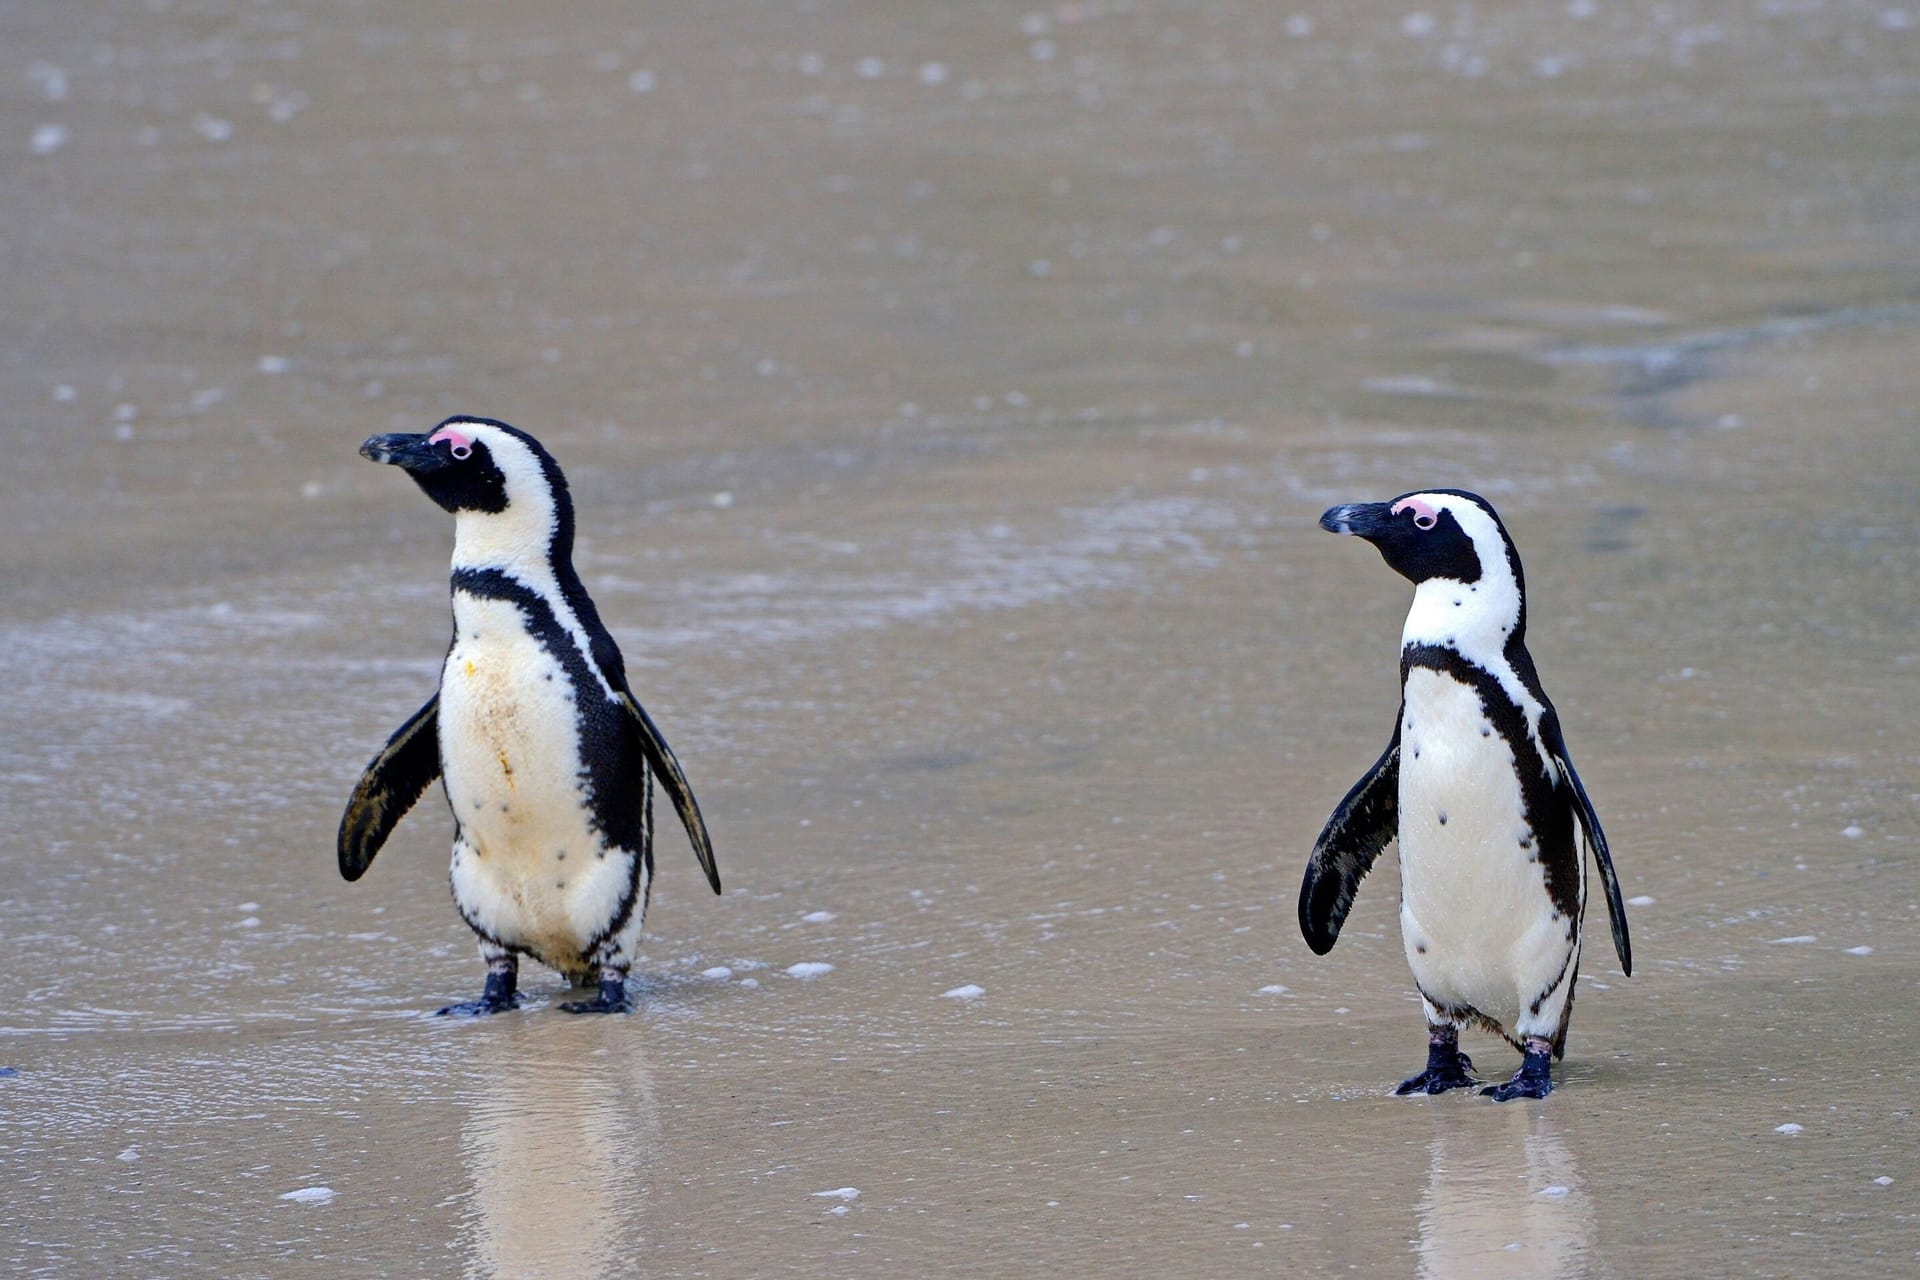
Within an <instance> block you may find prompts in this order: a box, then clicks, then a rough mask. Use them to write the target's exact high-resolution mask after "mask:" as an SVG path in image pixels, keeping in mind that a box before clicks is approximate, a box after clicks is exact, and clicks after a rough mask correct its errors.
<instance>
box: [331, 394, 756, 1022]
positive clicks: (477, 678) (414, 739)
mask: <svg viewBox="0 0 1920 1280" xmlns="http://www.w3.org/2000/svg"><path fill="white" fill-rule="evenodd" d="M360 453H361V456H363V457H366V458H369V459H371V460H373V461H375V462H386V463H392V464H394V465H396V466H399V467H401V468H402V469H404V470H405V471H406V472H407V474H408V475H410V476H412V477H413V480H414V483H416V484H418V485H419V486H420V488H421V489H422V490H424V491H425V492H426V495H427V496H428V497H429V498H432V499H433V500H434V501H435V502H437V503H439V504H440V505H441V506H442V507H444V508H445V509H446V510H448V511H450V512H452V513H453V516H454V542H453V640H452V642H451V644H450V645H449V646H448V649H447V656H446V661H445V663H444V664H443V665H442V667H441V670H440V690H439V692H438V693H436V694H435V695H434V696H433V697H431V698H429V699H427V704H426V705H425V706H423V707H421V708H420V710H418V711H416V712H414V714H413V715H412V716H411V717H410V718H409V719H408V720H407V722H406V723H405V724H403V725H401V726H400V727H399V728H398V729H397V730H395V731H394V734H393V737H392V738H390V739H389V740H388V742H387V745H386V747H385V748H384V749H383V750H382V751H381V752H380V754H379V755H377V756H375V757H374V758H373V762H372V763H371V764H369V765H368V766H367V769H366V772H365V773H364V774H363V775H362V776H361V778H360V783H359V785H358V786H357V787H355V788H354V792H353V797H352V799H350V800H349V801H348V802H347V809H346V813H345V814H344V815H343V816H342V817H341V819H340V836H339V855H340V874H341V875H343V876H345V877H346V878H347V879H348V880H358V879H359V878H360V877H361V875H362V874H364V873H365V872H366V869H367V867H368V866H369V865H370V864H371V863H372V862H373V859H374V855H375V854H377V853H379V851H380V846H381V845H382V844H384V843H385V842H386V839H387V836H388V835H389V834H390V833H391V832H392V830H393V828H394V826H395V824H397V823H398V822H399V821H400V819H401V817H402V816H404V815H405V814H406V812H407V810H408V809H410V808H412V807H413V804H414V802H415V801H416V800H418V799H419V798H420V795H421V793H422V792H424V791H425V790H426V789H427V787H428V786H429V785H431V784H432V782H433V780H434V779H435V778H437V777H444V779H445V784H446V793H447V802H448V804H449V805H451V806H452V808H453V820H454V841H453V870H452V881H453V900H454V902H455V904H456V905H457V906H458V907H459V908H460V914H461V916H462V917H463V918H464V919H465V920H466V922H467V924H468V925H469V926H470V927H471V928H472V929H473V931H474V932H475V933H476V934H478V935H479V936H480V955H481V958H482V959H484V960H485V961H486V963H487V981H486V988H485V992H484V994H482V995H481V997H480V999H478V1000H475V1001H470V1002H468V1003H465V1004H457V1005H451V1006H449V1007H447V1008H445V1009H442V1010H440V1012H441V1013H457V1014H487V1013H498V1012H500V1011H502V1010H505V1009H511V1008H513V1007H514V1006H515V1005H516V1004H517V1003H518V1000H517V997H516V994H515V991H516V988H517V986H518V977H519V968H518V965H519V957H520V956H521V955H523V954H524V955H530V956H532V957H534V959H536V960H539V961H540V962H541V963H542V964H546V965H549V966H551V967H553V968H555V969H558V970H559V971H560V972H561V973H563V974H565V975H566V976H567V977H568V978H569V979H571V980H573V981H574V982H576V983H579V982H584V981H586V980H588V979H590V978H591V979H597V981H598V995H597V996H596V998H595V999H593V1000H590V1001H577V1002H571V1003H566V1004H562V1005H561V1006H560V1007H561V1008H562V1009H564V1010H566V1011H567V1012H569V1013H617V1012H624V1011H625V1010H626V1008H627V993H626V978H627V970H628V969H629V967H630V966H631V965H632V963H633V955H634V948H635V946H636V945H637V944H638V942H639V938H640V926H641V921H642V919H643V918H644V917H645V915H646V910H647V898H648V892H649V889H650V888H651V885H652V880H653V831H652V810H653V792H652V778H653V777H655V776H657V777H658V778H659V779H660V783H661V785H662V786H663V787H665V788H666V791H667V794H668V795H669V796H670V797H671V798H672V800H673V803H674V807H675V808H676V809H677V810H678V811H679V813H680V821H681V822H682V823H683V824H684V825H685V826H686V829H687V836H688V838H689V839H691V840H692V841H693V851H694V853H695V854H696V855H697V856H698V857H699V859H700V866H701V868H702V869H703V870H704V871H705V872H706V873H707V882H708V883H709V884H711V885H712V886H713V891H714V892H715V893H718V892H720V872H719V870H718V868H717V867H715V865H714V861H713V846H712V844H711V842H710V841H709V840H708V838H707V827H706V822H705V820H704V819H702V817H701V816H700V806H699V804H698V803H697V802H696V801H695V800H694V798H693V790H692V788H690V787H689V786H688V785H687V779H686V775H685V774H684V773H682V772H681V770H680V762H679V760H677V759H676V758H675V757H674V754H673V751H672V749H671V748H670V747H668V746H667V742H666V739H665V738H663V737H662V736H661V735H660V730H659V729H657V728H656V727H655V726H654V723H653V721H652V720H651V719H650V718H649V717H648V715H647V713H646V711H645V710H644V709H643V708H642V707H641V706H640V703H639V701H638V700H637V699H636V698H635V697H634V696H633V692H632V690H631V689H630V688H628V686H627V676H626V668H625V664H624V662H623V661H622V660H621V657H620V650H619V647H618V646H617V645H615V644H614V642H613V637H612V636H611V635H609V634H607V629H606V628H605V627H604V626H602V625H601V623H600V615H599V613H598V611H596V610H595V609H594V607H593V601H592V600H590V599H588V598H587V592H586V589H585V588H584V587H582V586H581V585H580V577H579V575H578V574H576V573H575V572H574V569H573V502H572V499H571V498H569V497H568V494H567V482H566V479H565V477H563V476H562V475H561V474H560V467H559V465H558V464H556V463H555V462H554V460H553V458H552V456H551V455H549V454H548V453H547V451H546V450H545V449H543V448H541V447H540V443H539V442H538V441H537V440H535V439H534V438H533V437H532V436H530V435H528V434H527V433H526V432H524V431H519V430H516V429H514V428H513V427H510V426H508V425H507V424H506V423H504V422H494V421H491V420H489V419H486V418H465V417H455V418H448V419H447V420H446V421H445V422H443V423H441V424H440V425H439V426H438V427H437V428H435V430H434V431H433V432H432V433H431V434H428V435H405V434H401V435H380V436H374V437H373V438H372V439H370V440H368V441H367V442H366V443H365V444H363V445H361V446H360Z"/></svg>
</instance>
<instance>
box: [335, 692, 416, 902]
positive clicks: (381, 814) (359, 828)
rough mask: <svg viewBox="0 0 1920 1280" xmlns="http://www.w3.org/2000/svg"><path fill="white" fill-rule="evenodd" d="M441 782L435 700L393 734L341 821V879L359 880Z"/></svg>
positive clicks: (357, 788) (364, 774) (362, 778)
mask: <svg viewBox="0 0 1920 1280" xmlns="http://www.w3.org/2000/svg"><path fill="white" fill-rule="evenodd" d="M439 776H440V695H439V694H437V693H436V694H434V695H433V696H432V697H431V698H428V699H427V705H426V706H424V707H421V708H420V709H419V710H418V711H416V712H414V713H413V714H412V715H411V716H409V717H408V718H407V722H406V723H405V724H403V725H401V726H400V727H399V728H398V729H395V730H394V731H393V736H392V737H391V738H388V739H387V745H386V746H384V747H382V748H381V749H380V754H379V755H377V756H375V757H374V758H373V760H372V762H371V763H370V764H368V765H367V770H366V772H365V773H363V774H361V775H360V783H359V785H358V786H356V787H355V788H354V789H353V798H352V799H350V800H348V801H347V811H346V812H345V813H343V814H341V815H340V837H339V842H338V843H339V851H340V874H341V875H342V876H344V877H346V878H347V879H348V880H358V879H359V878H360V877H361V876H363V875H365V874H366V871H367V868H368V867H370V866H372V865H373V856H374V855H375V854H377V853H379V852H380V846H381V845H383V844H385V843H386V842H387V837H388V836H389V835H391V834H393V829H394V827H395V826H396V825H397V824H398V823H399V821H400V819H402V818H404V817H405V816H406V815H407V810H409V809H411V808H413V805H414V802H415V801H416V800H418V799H419V798H420V796H421V793H423V792H424V791H426V789H427V788H428V787H430V786H432V785H433V780H434V779H435V778H438V777H439Z"/></svg>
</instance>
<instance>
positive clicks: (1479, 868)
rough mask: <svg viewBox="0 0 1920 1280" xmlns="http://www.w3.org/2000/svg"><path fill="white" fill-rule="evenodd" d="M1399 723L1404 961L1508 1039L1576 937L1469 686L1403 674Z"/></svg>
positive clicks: (1513, 778)
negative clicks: (1551, 892) (1561, 915)
mask: <svg viewBox="0 0 1920 1280" xmlns="http://www.w3.org/2000/svg"><path fill="white" fill-rule="evenodd" d="M1400 731H1401V738H1402V746H1401V752H1400V885H1401V888H1400V934H1401V941H1402V942H1403V944H1404V945H1405V947H1406V952H1407V963H1408V964H1409V965H1410V966H1411V967H1412V969H1413V975H1414V980H1415V981H1416V982H1418V983H1419V985H1420V990H1421V992H1422V994H1424V995H1425V996H1426V997H1427V999H1428V1000H1429V1001H1431V1002H1432V1003H1433V1004H1435V1005H1437V1006H1439V1007H1440V1008H1441V1009H1443V1010H1447V1011H1451V1012H1453V1013H1454V1014H1455V1015H1456V1016H1462V1017H1466V1018H1469V1019H1471V1018H1472V1017H1473V1015H1478V1018H1479V1020H1481V1021H1483V1022H1490V1023H1493V1024H1495V1025H1494V1028H1493V1029H1495V1030H1497V1031H1498V1032H1499V1033H1500V1034H1502V1035H1504V1036H1506V1037H1507V1038H1508V1039H1510V1040H1512V1039H1514V1038H1515V1037H1514V1028H1515V1025H1516V1023H1517V1022H1518V1021H1519V1019H1520V1015H1521V1010H1522V1007H1523V1004H1525V1003H1526V1002H1528V1001H1530V1000H1533V999H1534V998H1535V997H1536V995H1537V994H1538V993H1539V992H1541V991H1543V990H1545V989H1547V987H1548V986H1549V985H1550V984H1552V983H1553V982H1554V981H1555V980H1556V978H1557V977H1558V976H1559V975H1561V974H1562V973H1563V972H1564V971H1565V968H1566V966H1567V963H1568V960H1569V958H1570V953H1571V949H1572V948H1573V947H1574V946H1575V945H1577V931H1574V930H1569V929H1568V928H1567V927H1566V922H1565V921H1564V920H1556V912H1555V911H1554V908H1553V904H1552V900H1551V899H1550V897H1549V896H1548V893H1547V883H1546V870H1545V866H1544V864H1543V863H1542V862H1541V861H1539V860H1538V857H1537V855H1538V853H1539V847H1540V843H1539V839H1538V837H1537V835H1536V833H1535V832H1534V831H1533V830H1532V829H1531V827H1530V826H1529V825H1528V821H1527V815H1526V809H1525V807H1524V804H1523V802H1522V799H1521V791H1520V780H1519V777H1518V776H1517V774H1516V772H1515V767H1514V754H1513V751H1512V749H1511V747H1510V746H1509V744H1508V743H1507V740H1506V739H1505V738H1503V737H1502V736H1501V735H1500V733H1499V732H1498V731H1497V730H1495V729H1494V727H1493V724H1492V722H1491V721H1490V720H1489V719H1488V718H1487V715H1486V712H1485V708H1484V706H1483V704H1482V703H1481V700H1480V694H1479V692H1478V691H1476V690H1475V689H1473V688H1472V687H1470V686H1468V685H1465V684H1462V683H1461V682H1460V681H1458V680H1456V679H1455V678H1453V677H1452V676H1450V675H1448V674H1446V673H1444V672H1440V671H1434V670H1431V669H1429V668H1424V667H1415V668H1414V669H1412V670H1411V671H1409V672H1408V673H1407V681H1406V689H1405V710H1404V712H1403V713H1402V720H1401V725H1400ZM1556 1012H1557V1011H1556Z"/></svg>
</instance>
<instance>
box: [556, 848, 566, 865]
mask: <svg viewBox="0 0 1920 1280" xmlns="http://www.w3.org/2000/svg"><path fill="white" fill-rule="evenodd" d="M553 856H554V857H555V858H557V859H558V860H560V861H561V862H565V861H566V860H567V851H566V850H565V849H562V850H560V851H559V852H558V853H556V854H554V855H553Z"/></svg>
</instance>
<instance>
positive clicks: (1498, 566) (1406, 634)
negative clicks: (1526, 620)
mask: <svg viewBox="0 0 1920 1280" xmlns="http://www.w3.org/2000/svg"><path fill="white" fill-rule="evenodd" d="M1416 504H1418V505H1416ZM1408 506H1411V507H1413V508H1414V510H1415V511H1416V512H1417V511H1419V509H1420V507H1421V506H1425V507H1429V508H1431V509H1432V510H1433V511H1435V512H1436V513H1437V512H1440V511H1445V512H1448V513H1449V514H1451V515H1452V516H1453V518H1454V520H1455V522H1456V523H1458V524H1459V526H1460V528H1461V530H1462V531H1463V532H1464V533H1465V534H1466V535H1467V537H1468V538H1470V539H1472V541H1473V550H1474V554H1475V555H1476V556H1477V557H1478V558H1479V560H1480V578H1479V581H1477V582H1460V581H1458V580H1456V579H1453V578H1429V579H1428V580H1427V581H1425V582H1423V583H1421V584H1420V585H1419V586H1418V587H1416V588H1415V589H1414V593H1413V607H1412V608H1410V609H1409V610H1407V622H1406V626H1405V627H1404V628H1403V629H1402V631H1401V634H1400V644H1401V647H1402V648H1405V647H1406V646H1407V645H1410V644H1431V645H1438V646H1441V647H1442V648H1447V649H1453V650H1455V651H1456V652H1458V653H1459V654H1460V656H1461V657H1463V658H1465V659H1467V660H1468V661H1469V662H1471V663H1473V664H1474V665H1475V666H1477V667H1479V668H1481V669H1482V670H1483V671H1486V672H1487V673H1488V674H1490V675H1492V676H1493V677H1494V678H1495V679H1497V680H1498V681H1499V682H1500V687H1501V688H1502V689H1504V690H1506V693H1507V696H1508V697H1509V698H1511V699H1512V700H1513V704H1514V705H1515V706H1517V707H1520V708H1521V709H1522V710H1524V711H1525V712H1526V716H1527V731H1528V733H1530V734H1531V735H1532V736H1533V739H1534V741H1535V743H1536V744H1537V743H1538V742H1539V740H1540V717H1541V716H1543V715H1545V714H1546V708H1545V707H1543V706H1541V705H1540V702H1539V701H1538V699H1536V698H1535V697H1534V696H1533V695H1532V694H1531V693H1530V692H1528V690H1527V687H1526V685H1524V684H1523V683H1521V680H1520V676H1519V674H1518V673H1516V672H1515V671H1514V669H1513V664H1512V663H1510V662H1508V661H1507V656H1506V648H1507V640H1508V638H1509V637H1510V636H1511V635H1512V634H1513V630H1514V628H1515V627H1517V626H1518V625H1519V624H1520V608H1521V604H1522V601H1521V598H1520V584H1519V582H1518V581H1516V580H1515V578H1514V576H1513V562H1512V561H1511V560H1509V559H1508V558H1507V539H1506V537H1505V535H1503V534H1502V533H1501V531H1500V526H1499V524H1498V523H1497V522H1496V521H1495V520H1494V518H1493V517H1492V516H1491V515H1489V514H1487V512H1486V510H1485V509H1484V508H1483V507H1481V506H1480V504H1478V503H1476V502H1470V501H1468V500H1467V499H1465V498H1462V497H1459V496H1458V495H1456V494H1451V493H1420V494H1412V495H1409V496H1408V497H1406V498H1403V499H1401V501H1400V502H1399V503H1398V504H1396V506H1395V509H1396V510H1399V509H1400V508H1401V507H1408ZM1541 758H1542V759H1543V760H1546V767H1547V772H1548V773H1549V774H1552V773H1554V772H1555V768H1554V764H1553V761H1552V760H1551V759H1547V756H1546V752H1545V751H1542V752H1541Z"/></svg>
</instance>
